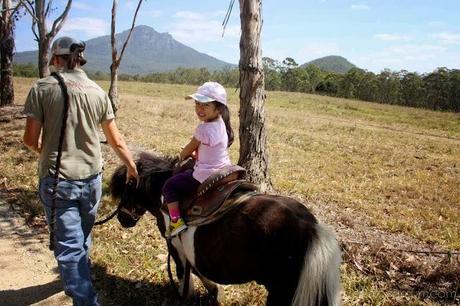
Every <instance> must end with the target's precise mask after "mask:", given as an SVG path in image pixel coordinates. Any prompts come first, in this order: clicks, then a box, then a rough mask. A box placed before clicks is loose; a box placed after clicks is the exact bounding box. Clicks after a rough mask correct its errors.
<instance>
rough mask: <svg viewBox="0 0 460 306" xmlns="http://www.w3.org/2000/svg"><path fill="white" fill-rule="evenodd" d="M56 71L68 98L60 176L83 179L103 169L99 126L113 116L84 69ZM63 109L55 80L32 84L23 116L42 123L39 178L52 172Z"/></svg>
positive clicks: (102, 94) (103, 94)
mask: <svg viewBox="0 0 460 306" xmlns="http://www.w3.org/2000/svg"><path fill="white" fill-rule="evenodd" d="M59 72H60V74H61V76H62V77H63V79H64V81H65V83H66V85H67V91H68V93H69V98H70V99H69V100H70V101H69V114H68V118H67V122H66V130H65V137H64V142H63V146H62V158H61V167H60V170H59V173H60V176H61V177H63V178H65V179H71V180H80V179H85V178H88V177H90V176H93V175H95V174H97V173H99V172H101V170H102V154H101V146H100V141H99V124H100V123H102V122H103V121H105V120H110V119H113V118H114V117H115V116H114V113H113V110H112V106H111V103H110V100H109V98H108V96H107V94H106V93H105V92H104V91H103V90H102V89H101V88H100V87H99V86H98V85H97V84H96V83H95V82H93V81H91V80H90V79H88V77H87V76H86V73H85V72H84V71H83V70H81V69H73V70H60V71H59ZM63 107H64V98H63V94H62V90H61V87H60V86H59V84H58V81H57V80H56V78H54V77H53V76H48V77H46V78H43V79H40V80H38V81H36V82H35V84H34V85H33V87H32V89H31V90H30V92H29V95H28V97H27V100H26V103H25V106H24V113H25V114H26V116H28V117H33V118H35V119H36V120H38V121H40V122H41V123H42V150H41V154H40V160H39V169H38V175H39V177H40V178H43V177H45V176H47V175H52V174H54V172H55V166H56V157H57V150H58V144H59V135H60V133H61V125H62V116H63Z"/></svg>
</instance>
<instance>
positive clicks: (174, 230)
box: [169, 218, 187, 238]
mask: <svg viewBox="0 0 460 306" xmlns="http://www.w3.org/2000/svg"><path fill="white" fill-rule="evenodd" d="M186 229H187V225H186V224H185V222H184V219H182V218H179V219H177V220H176V222H173V221H172V220H171V223H170V224H169V232H170V237H171V238H172V237H174V236H177V235H178V234H180V233H181V232H182V231H184V230H186Z"/></svg>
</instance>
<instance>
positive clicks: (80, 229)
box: [40, 174, 102, 306]
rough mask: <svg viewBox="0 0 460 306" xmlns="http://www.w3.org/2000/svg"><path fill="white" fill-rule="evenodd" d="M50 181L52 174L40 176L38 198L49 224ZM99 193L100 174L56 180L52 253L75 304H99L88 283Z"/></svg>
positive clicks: (50, 203) (100, 189) (65, 286)
mask: <svg viewBox="0 0 460 306" xmlns="http://www.w3.org/2000/svg"><path fill="white" fill-rule="evenodd" d="M53 183H54V178H53V177H51V176H48V177H44V178H42V179H40V199H41V201H42V202H43V204H44V207H45V213H46V219H47V221H48V224H50V220H51V205H52V190H53ZM101 195H102V175H101V174H98V175H95V176H92V177H90V178H87V179H84V180H64V179H61V180H59V184H58V188H57V198H56V201H55V207H56V214H55V216H56V219H55V220H56V222H55V225H54V235H55V247H54V256H55V257H56V260H57V262H58V267H59V272H60V274H61V280H62V282H63V285H64V291H65V293H66V294H67V295H69V296H70V297H72V299H73V305H74V306H80V305H82V306H83V305H85V306H95V305H99V303H98V301H97V295H96V292H95V290H94V288H93V284H92V282H91V277H90V262H89V258H88V255H89V254H88V253H89V250H90V247H91V229H92V227H93V224H94V221H95V219H96V212H97V209H98V207H99V202H100V199H101Z"/></svg>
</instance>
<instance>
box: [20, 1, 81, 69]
mask: <svg viewBox="0 0 460 306" xmlns="http://www.w3.org/2000/svg"><path fill="white" fill-rule="evenodd" d="M19 2H20V3H21V4H23V5H24V7H25V8H26V10H27V12H28V13H29V15H30V16H31V17H32V32H33V34H34V36H35V40H36V41H37V43H38V74H39V76H40V78H43V77H45V76H47V75H49V68H48V63H49V50H50V45H51V42H52V41H53V39H54V37H56V35H57V34H58V33H59V31H60V30H61V28H62V26H63V25H64V22H65V20H66V19H67V16H68V14H69V11H70V8H71V6H72V0H67V1H66V2H65V6H64V9H63V10H62V13H61V14H60V15H59V16H58V17H57V18H56V19H54V20H53V21H52V25H51V29H50V30H48V21H50V18H51V13H52V12H54V11H56V7H54V6H53V0H19ZM51 20H52V19H51Z"/></svg>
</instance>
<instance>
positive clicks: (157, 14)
mask: <svg viewBox="0 0 460 306" xmlns="http://www.w3.org/2000/svg"><path fill="white" fill-rule="evenodd" d="M139 14H140V15H142V16H145V17H150V18H159V17H161V16H162V15H163V11H160V10H140V12H139Z"/></svg>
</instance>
